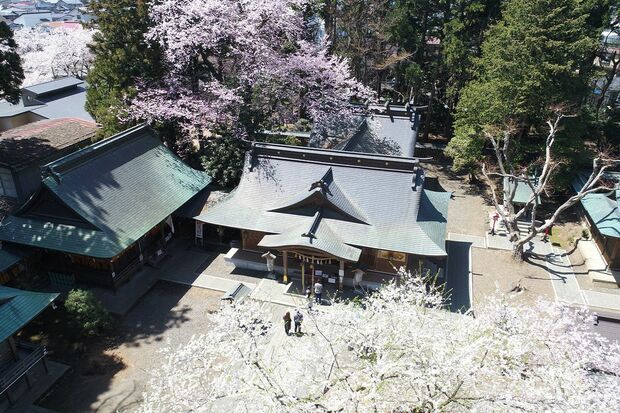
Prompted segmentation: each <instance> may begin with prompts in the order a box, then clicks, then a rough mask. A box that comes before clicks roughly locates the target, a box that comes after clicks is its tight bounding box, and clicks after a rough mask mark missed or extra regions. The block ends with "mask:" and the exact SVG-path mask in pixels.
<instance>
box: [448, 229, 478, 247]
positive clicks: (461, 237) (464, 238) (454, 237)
mask: <svg viewBox="0 0 620 413" xmlns="http://www.w3.org/2000/svg"><path fill="white" fill-rule="evenodd" d="M448 240H450V241H461V242H470V243H471V244H472V246H474V247H476V248H486V247H487V244H486V239H485V238H484V237H479V236H477V235H467V234H457V233H454V232H450V233H448Z"/></svg>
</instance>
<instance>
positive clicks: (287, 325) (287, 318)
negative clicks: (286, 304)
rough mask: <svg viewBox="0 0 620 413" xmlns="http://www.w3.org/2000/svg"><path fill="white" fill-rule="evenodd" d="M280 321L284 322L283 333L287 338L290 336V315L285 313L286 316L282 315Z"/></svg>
mask: <svg viewBox="0 0 620 413" xmlns="http://www.w3.org/2000/svg"><path fill="white" fill-rule="evenodd" d="M282 319H283V320H284V331H285V332H286V335H287V336H290V335H291V313H290V312H289V311H287V312H286V314H284V317H282Z"/></svg>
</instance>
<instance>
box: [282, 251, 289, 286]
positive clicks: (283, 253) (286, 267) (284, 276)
mask: <svg viewBox="0 0 620 413" xmlns="http://www.w3.org/2000/svg"><path fill="white" fill-rule="evenodd" d="M282 261H283V263H284V275H283V277H282V281H283V282H284V283H288V253H287V252H286V251H283V252H282Z"/></svg>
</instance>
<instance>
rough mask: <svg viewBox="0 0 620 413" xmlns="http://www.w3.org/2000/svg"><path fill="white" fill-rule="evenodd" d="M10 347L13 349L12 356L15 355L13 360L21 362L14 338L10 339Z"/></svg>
mask: <svg viewBox="0 0 620 413" xmlns="http://www.w3.org/2000/svg"><path fill="white" fill-rule="evenodd" d="M9 347H10V348H11V354H13V360H15V361H17V360H19V353H18V352H17V345H16V344H15V339H14V338H13V336H10V337H9Z"/></svg>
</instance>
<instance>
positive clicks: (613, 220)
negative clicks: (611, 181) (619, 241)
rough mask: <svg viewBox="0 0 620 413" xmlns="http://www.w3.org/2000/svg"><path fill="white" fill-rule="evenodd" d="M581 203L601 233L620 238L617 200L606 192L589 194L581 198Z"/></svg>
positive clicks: (619, 217)
mask: <svg viewBox="0 0 620 413" xmlns="http://www.w3.org/2000/svg"><path fill="white" fill-rule="evenodd" d="M581 205H583V208H584V209H585V210H586V212H587V214H588V215H589V216H590V219H591V220H592V222H593V223H594V225H596V229H598V231H599V232H600V233H601V234H603V235H605V236H607V237H613V238H620V213H619V212H618V202H617V201H615V200H613V199H611V198H609V197H608V196H606V195H605V194H589V195H586V196H585V197H583V198H582V199H581Z"/></svg>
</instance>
